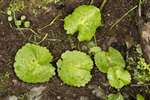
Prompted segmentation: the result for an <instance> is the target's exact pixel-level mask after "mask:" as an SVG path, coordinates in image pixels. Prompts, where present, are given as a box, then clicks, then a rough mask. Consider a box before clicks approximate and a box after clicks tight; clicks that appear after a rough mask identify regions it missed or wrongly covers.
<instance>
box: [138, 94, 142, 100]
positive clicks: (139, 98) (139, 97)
mask: <svg viewBox="0 0 150 100" xmlns="http://www.w3.org/2000/svg"><path fill="white" fill-rule="evenodd" d="M136 99H137V100H144V97H143V96H142V95H140V94H137V95H136Z"/></svg>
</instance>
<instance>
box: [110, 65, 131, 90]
mask: <svg viewBox="0 0 150 100" xmlns="http://www.w3.org/2000/svg"><path fill="white" fill-rule="evenodd" d="M107 78H108V81H109V83H110V85H111V86H112V87H114V88H117V89H118V88H122V87H123V86H125V85H128V84H129V83H130V82H131V75H130V73H129V72H128V71H127V70H124V69H123V68H121V67H118V66H116V67H110V68H109V69H108V72H107Z"/></svg>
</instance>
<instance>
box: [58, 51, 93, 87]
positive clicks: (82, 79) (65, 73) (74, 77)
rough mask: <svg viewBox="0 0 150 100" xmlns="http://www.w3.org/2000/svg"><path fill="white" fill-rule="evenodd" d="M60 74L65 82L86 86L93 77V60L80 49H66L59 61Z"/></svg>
mask: <svg viewBox="0 0 150 100" xmlns="http://www.w3.org/2000/svg"><path fill="white" fill-rule="evenodd" d="M57 66H58V75H59V77H60V78H61V79H62V80H63V82H64V83H66V84H68V85H71V86H76V87H80V86H85V84H87V83H88V82H89V81H90V79H91V77H92V76H91V73H90V71H91V69H92V68H93V62H92V60H91V58H90V57H89V56H88V55H86V54H85V53H83V52H80V51H76V50H75V51H66V52H65V53H63V54H62V56H61V59H60V60H58V62H57Z"/></svg>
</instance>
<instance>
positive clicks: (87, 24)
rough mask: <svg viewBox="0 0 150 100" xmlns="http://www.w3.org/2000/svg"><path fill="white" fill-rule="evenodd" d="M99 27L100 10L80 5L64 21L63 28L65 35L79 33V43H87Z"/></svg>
mask: <svg viewBox="0 0 150 100" xmlns="http://www.w3.org/2000/svg"><path fill="white" fill-rule="evenodd" d="M100 25H101V13H100V10H99V9H98V8H97V7H95V6H91V5H82V6H79V7H78V8H76V9H75V10H74V12H73V13H72V14H70V15H68V16H67V17H65V19H64V28H65V30H66V31H67V34H70V35H73V34H74V33H75V32H77V31H79V34H78V40H79V41H85V40H86V41H89V40H91V39H92V37H93V36H94V35H95V32H96V29H97V28H98V27H99V26H100Z"/></svg>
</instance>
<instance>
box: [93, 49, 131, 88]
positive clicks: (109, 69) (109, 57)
mask: <svg viewBox="0 0 150 100" xmlns="http://www.w3.org/2000/svg"><path fill="white" fill-rule="evenodd" d="M91 52H94V53H95V54H94V60H95V64H96V66H97V68H98V69H99V71H101V72H103V73H107V78H108V81H109V83H110V85H111V86H112V87H114V88H117V89H118V88H122V87H123V86H125V85H128V84H129V83H130V81H131V75H130V73H129V72H128V71H127V70H125V69H124V68H125V61H124V59H123V57H122V55H121V53H120V52H119V51H117V50H116V49H114V48H112V47H110V48H109V49H108V51H102V50H101V49H100V48H99V47H94V48H92V49H91Z"/></svg>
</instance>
